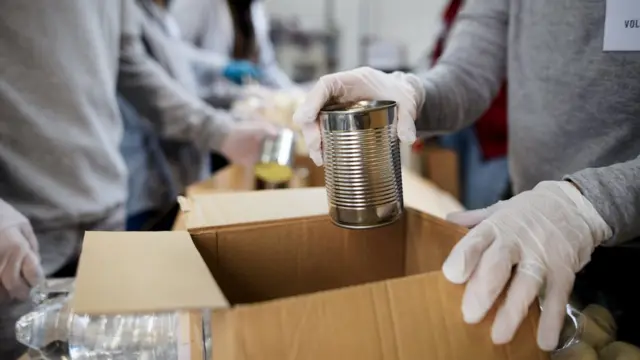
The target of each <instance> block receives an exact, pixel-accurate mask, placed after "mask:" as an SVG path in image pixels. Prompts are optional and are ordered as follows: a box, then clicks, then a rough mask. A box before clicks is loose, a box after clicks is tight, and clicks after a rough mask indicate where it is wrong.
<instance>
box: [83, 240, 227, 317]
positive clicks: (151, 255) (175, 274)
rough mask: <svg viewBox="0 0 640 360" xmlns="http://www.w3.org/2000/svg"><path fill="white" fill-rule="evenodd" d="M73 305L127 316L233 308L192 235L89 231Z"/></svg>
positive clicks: (92, 311) (89, 311) (103, 312)
mask: <svg viewBox="0 0 640 360" xmlns="http://www.w3.org/2000/svg"><path fill="white" fill-rule="evenodd" d="M72 306H73V308H74V310H75V311H76V312H79V313H89V314H122V313H135V312H162V311H171V310H175V309H187V310H189V309H203V308H221V307H227V306H228V303H227V300H226V298H225V297H224V295H223V294H222V292H221V291H220V288H219V287H218V285H217V284H216V282H215V280H214V279H213V277H212V276H211V274H210V272H209V269H208V268H207V265H206V264H205V263H204V261H203V260H202V258H201V257H200V254H199V253H198V250H197V249H196V247H195V246H194V245H193V242H192V241H191V237H190V236H189V233H187V232H185V231H172V232H90V231H89V232H86V233H85V237H84V244H83V248H82V254H81V256H80V263H79V266H78V275H77V277H76V284H75V294H74V297H73V302H72Z"/></svg>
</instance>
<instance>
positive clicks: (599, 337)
mask: <svg viewBox="0 0 640 360" xmlns="http://www.w3.org/2000/svg"><path fill="white" fill-rule="evenodd" d="M581 317H582V319H581V320H582V334H581V335H580V339H581V340H582V341H584V342H586V343H587V344H589V345H591V346H592V347H593V348H594V349H596V350H598V351H599V350H600V349H602V348H603V347H604V346H606V345H607V344H609V343H612V342H613V341H614V340H615V337H614V335H615V334H610V333H608V332H607V331H605V330H603V329H602V328H601V327H600V325H598V323H596V322H595V320H593V319H592V318H591V317H590V316H587V315H585V314H584V313H583V314H582V316H581Z"/></svg>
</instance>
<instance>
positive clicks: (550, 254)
mask: <svg viewBox="0 0 640 360" xmlns="http://www.w3.org/2000/svg"><path fill="white" fill-rule="evenodd" d="M448 219H449V220H450V221H453V222H455V223H458V224H460V225H464V226H474V225H475V227H473V229H472V230H471V231H469V233H468V234H467V235H466V236H465V237H464V238H463V239H462V240H461V241H460V242H459V243H458V244H457V245H456V246H455V247H454V249H453V250H452V251H451V254H449V257H448V258H447V260H446V261H445V263H444V265H443V267H442V271H443V272H444V275H445V277H446V278H447V279H449V281H451V282H453V283H456V284H462V283H465V282H466V283H467V287H466V289H465V293H464V297H463V300H462V313H463V316H464V319H465V321H466V322H467V323H477V322H480V321H481V320H482V319H483V318H484V316H485V315H486V314H487V312H488V311H489V310H490V309H491V308H492V306H493V304H494V302H495V301H496V299H497V298H498V296H499V295H500V293H501V292H502V290H503V288H504V287H505V285H506V284H507V282H508V281H509V279H510V278H512V280H511V283H510V285H509V289H508V291H507V295H506V300H505V302H504V304H503V305H502V307H501V308H500V309H499V310H498V313H497V315H496V318H495V321H494V323H493V328H492V331H491V338H492V339H493V342H494V343H496V344H504V343H507V342H509V341H511V339H512V338H513V336H514V335H515V332H516V330H517V329H518V327H519V326H520V323H521V322H522V320H523V319H524V317H525V316H526V315H527V312H528V310H529V306H530V305H531V304H532V303H533V301H534V300H535V299H536V297H537V296H538V295H539V294H540V291H541V289H542V287H543V286H544V300H543V302H542V315H541V317H540V323H539V327H538V345H539V346H540V348H541V349H543V350H547V351H550V350H554V349H555V347H556V345H557V342H558V337H559V335H560V330H561V329H562V325H563V320H564V316H565V306H566V304H567V303H568V301H569V295H570V293H571V290H572V288H573V283H574V280H575V273H576V272H578V271H579V270H580V269H582V268H583V267H584V266H585V265H586V264H587V263H588V262H589V260H590V259H591V253H592V252H593V250H594V249H595V247H596V246H598V245H600V244H601V243H602V242H603V241H605V240H607V239H609V238H610V237H611V236H612V231H611V229H610V228H609V226H608V225H607V224H606V223H605V221H604V220H603V219H602V217H600V215H599V214H598V212H597V211H596V209H595V208H594V207H593V205H592V204H591V203H590V202H589V201H588V200H587V199H586V198H585V197H584V196H583V195H582V194H581V193H580V191H579V190H578V189H577V188H576V187H575V186H574V185H573V184H572V183H570V182H567V181H545V182H541V183H540V184H538V185H537V186H536V187H535V188H534V189H533V190H530V191H526V192H523V193H521V194H519V195H517V196H515V197H513V198H512V199H510V200H507V201H503V202H499V203H497V204H494V205H492V206H490V207H488V208H486V209H481V210H474V211H468V212H463V213H457V214H452V215H450V216H449V217H448ZM514 265H516V268H515V270H516V271H515V273H514V274H513V277H512V267H513V266H514Z"/></svg>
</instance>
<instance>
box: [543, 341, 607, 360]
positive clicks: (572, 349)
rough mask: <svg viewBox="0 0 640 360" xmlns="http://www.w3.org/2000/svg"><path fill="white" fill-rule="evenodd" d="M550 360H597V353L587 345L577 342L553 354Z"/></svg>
mask: <svg viewBox="0 0 640 360" xmlns="http://www.w3.org/2000/svg"><path fill="white" fill-rule="evenodd" d="M551 360H598V353H597V352H596V351H595V350H594V349H593V348H592V347H591V346H589V344H587V343H585V342H579V343H576V344H574V345H571V346H569V347H568V348H565V349H562V350H558V351H556V352H554V353H553V354H551Z"/></svg>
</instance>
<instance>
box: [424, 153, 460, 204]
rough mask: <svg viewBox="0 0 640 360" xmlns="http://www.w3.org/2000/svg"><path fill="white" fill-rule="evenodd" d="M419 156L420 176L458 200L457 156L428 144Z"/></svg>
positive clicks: (458, 171)
mask: <svg viewBox="0 0 640 360" xmlns="http://www.w3.org/2000/svg"><path fill="white" fill-rule="evenodd" d="M420 156H421V158H422V175H423V176H424V177H426V178H427V179H429V180H431V181H433V183H435V184H436V185H437V186H438V187H439V188H441V189H442V190H444V191H446V192H448V193H449V194H451V195H453V197H455V198H456V199H460V170H459V163H458V155H457V154H456V153H455V152H454V151H452V150H449V149H445V148H443V147H440V146H438V145H436V144H432V143H428V144H427V145H425V147H424V149H423V151H422V152H421V154H420Z"/></svg>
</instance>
